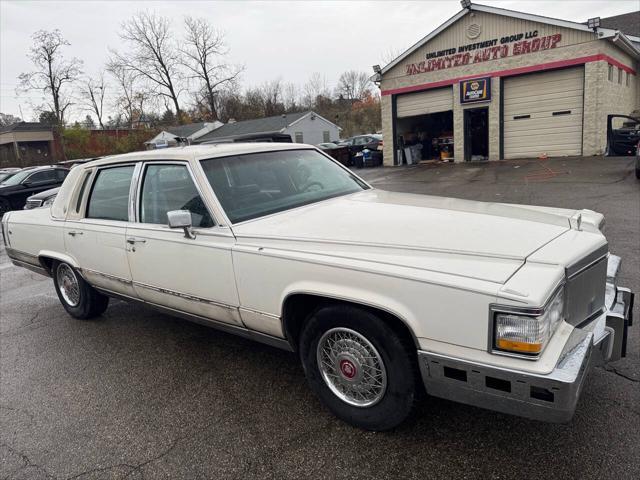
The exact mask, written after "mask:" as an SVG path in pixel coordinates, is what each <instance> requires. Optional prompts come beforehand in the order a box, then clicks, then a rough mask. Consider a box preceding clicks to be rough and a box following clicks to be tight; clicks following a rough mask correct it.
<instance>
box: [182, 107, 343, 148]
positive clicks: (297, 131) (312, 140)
mask: <svg viewBox="0 0 640 480" xmlns="http://www.w3.org/2000/svg"><path fill="white" fill-rule="evenodd" d="M341 130H342V128H340V127H339V126H338V125H336V124H335V123H332V122H330V121H329V120H327V119H325V118H323V117H321V116H320V115H318V114H317V113H315V112H312V111H306V112H300V113H287V114H283V115H275V116H273V117H265V118H256V119H254V120H244V121H241V122H233V121H231V122H229V123H227V124H226V125H223V126H222V127H220V128H216V129H215V130H213V131H211V132H209V133H207V134H206V135H203V136H201V137H199V138H198V139H196V140H195V141H193V142H192V143H198V144H201V143H225V142H233V141H236V140H237V139H241V138H245V137H248V136H252V137H258V136H260V135H264V136H265V137H268V136H275V135H290V136H291V140H292V141H293V142H295V143H308V144H311V145H317V144H318V143H322V142H330V141H333V140H338V139H339V138H340V131H341Z"/></svg>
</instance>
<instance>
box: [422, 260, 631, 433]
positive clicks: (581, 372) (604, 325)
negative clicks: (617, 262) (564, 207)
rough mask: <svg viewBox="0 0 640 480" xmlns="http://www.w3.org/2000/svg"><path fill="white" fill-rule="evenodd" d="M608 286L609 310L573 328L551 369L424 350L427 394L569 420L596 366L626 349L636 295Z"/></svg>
mask: <svg viewBox="0 0 640 480" xmlns="http://www.w3.org/2000/svg"><path fill="white" fill-rule="evenodd" d="M616 270H617V268H616ZM615 273H617V271H616V272H615ZM612 277H615V275H613V276H612ZM607 290H608V295H607V301H606V307H607V310H606V311H605V312H604V313H602V314H601V315H600V316H598V317H597V318H595V319H593V320H592V321H590V322H589V323H588V324H586V325H582V326H580V328H575V329H574V330H573V332H572V334H571V336H570V337H569V339H568V341H567V343H566V345H565V347H564V349H563V351H562V354H561V355H560V359H559V360H558V362H557V364H556V366H555V368H554V370H553V371H552V372H551V373H549V374H547V375H538V374H532V373H524V372H522V371H518V370H512V369H506V368H500V367H496V366H493V365H486V364H479V363H474V362H469V361H465V360H461V359H458V358H454V357H449V356H446V355H441V354H437V353H432V352H426V351H418V359H419V364H420V372H421V375H422V379H423V382H424V385H425V388H426V390H427V393H428V394H429V395H433V396H435V397H441V398H446V399H448V400H453V401H456V402H461V403H466V404H468V405H475V406H478V407H482V408H487V409H489V410H496V411H499V412H504V413H508V414H511V415H518V416H522V417H527V418H532V419H536V420H542V421H547V422H558V423H562V422H568V421H569V420H571V418H572V417H573V413H574V411H575V409H576V404H577V403H578V398H579V397H580V392H581V390H582V385H583V383H584V379H585V376H586V374H587V372H588V371H589V370H590V368H591V367H592V366H594V365H598V364H604V363H607V362H610V361H615V360H619V359H620V358H621V357H624V356H625V354H626V348H627V329H628V327H629V326H630V325H632V323H633V313H632V312H633V301H634V295H633V293H632V292H631V291H630V290H629V289H627V288H620V287H615V286H614V284H608V285H607Z"/></svg>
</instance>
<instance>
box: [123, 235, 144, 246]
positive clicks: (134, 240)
mask: <svg viewBox="0 0 640 480" xmlns="http://www.w3.org/2000/svg"><path fill="white" fill-rule="evenodd" d="M146 242H147V241H146V240H145V239H144V238H135V237H129V238H127V243H129V244H131V245H134V244H136V243H146Z"/></svg>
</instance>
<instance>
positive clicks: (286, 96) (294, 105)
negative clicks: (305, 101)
mask: <svg viewBox="0 0 640 480" xmlns="http://www.w3.org/2000/svg"><path fill="white" fill-rule="evenodd" d="M282 103H283V104H284V108H285V110H286V111H287V112H295V111H296V110H297V109H298V108H299V103H300V91H299V89H298V86H297V85H296V84H295V83H291V82H289V83H285V84H284V85H283V87H282Z"/></svg>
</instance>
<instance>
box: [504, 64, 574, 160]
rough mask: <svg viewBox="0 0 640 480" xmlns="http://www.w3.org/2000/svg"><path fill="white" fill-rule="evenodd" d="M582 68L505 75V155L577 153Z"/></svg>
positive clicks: (509, 156)
mask: <svg viewBox="0 0 640 480" xmlns="http://www.w3.org/2000/svg"><path fill="white" fill-rule="evenodd" d="M583 90H584V68H583V67H579V68H571V69H567V70H556V71H553V72H545V73H534V74H530V75H523V76H521V77H513V78H506V79H504V157H505V158H527V157H538V156H539V155H541V154H545V153H546V154H547V155H549V156H566V155H580V154H581V153H582V106H583Z"/></svg>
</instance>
